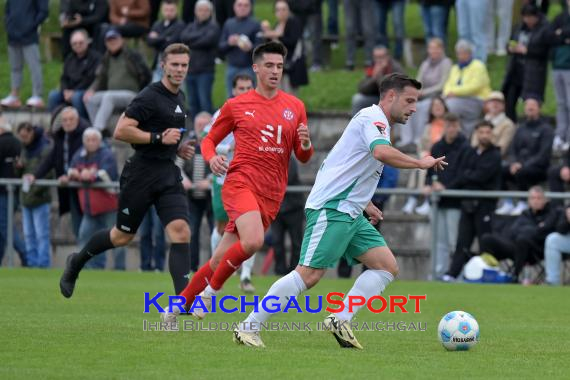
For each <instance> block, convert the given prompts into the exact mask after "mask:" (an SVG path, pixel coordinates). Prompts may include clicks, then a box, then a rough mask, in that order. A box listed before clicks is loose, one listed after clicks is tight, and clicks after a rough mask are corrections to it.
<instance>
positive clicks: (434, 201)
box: [0, 178, 570, 278]
mask: <svg viewBox="0 0 570 380" xmlns="http://www.w3.org/2000/svg"><path fill="white" fill-rule="evenodd" d="M22 183H23V181H22V179H7V178H0V186H5V187H6V191H7V210H8V212H7V226H8V228H7V231H6V252H7V254H8V266H10V267H12V266H14V247H13V243H14V235H13V228H12V226H13V224H14V212H13V210H14V205H15V198H14V197H15V194H16V191H17V190H19V189H20V187H21V186H22ZM34 185H37V186H42V187H53V188H57V187H71V188H81V187H92V188H103V189H118V188H119V182H111V183H94V184H90V185H86V184H84V183H80V182H70V183H68V184H65V185H62V184H60V183H59V182H58V181H57V180H46V179H44V180H36V181H35V182H34ZM311 188H312V187H311V186H288V187H287V192H290V193H305V194H308V193H309V192H310V191H311ZM376 194H383V195H415V196H419V195H423V192H422V191H421V190H417V189H405V188H392V189H377V190H376ZM545 195H546V198H548V199H564V200H567V199H570V192H569V193H554V192H546V193H545ZM429 197H430V201H431V216H430V227H431V231H430V234H431V249H430V251H431V255H430V256H431V272H432V276H433V278H435V274H436V273H435V260H433V258H434V255H433V253H434V252H435V250H436V244H437V229H436V226H437V218H438V205H439V200H440V199H441V198H445V197H449V198H497V199H499V198H517V199H520V198H527V197H528V192H526V191H480V190H479V191H478V190H443V191H434V192H432V193H431V194H430V196H429Z"/></svg>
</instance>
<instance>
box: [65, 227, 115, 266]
mask: <svg viewBox="0 0 570 380" xmlns="http://www.w3.org/2000/svg"><path fill="white" fill-rule="evenodd" d="M113 248H115V246H114V245H113V243H112V242H111V230H110V229H105V230H100V231H97V232H95V234H93V236H91V239H89V241H88V242H87V244H85V246H84V247H83V249H81V251H79V253H77V254H76V255H73V257H72V258H71V265H72V266H73V268H74V269H75V270H77V271H80V270H81V269H82V268H83V266H84V265H85V263H86V262H88V261H89V260H90V259H91V258H92V257H94V256H97V255H99V254H100V253H103V252H105V251H107V250H109V249H113Z"/></svg>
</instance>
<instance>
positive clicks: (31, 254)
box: [18, 123, 53, 268]
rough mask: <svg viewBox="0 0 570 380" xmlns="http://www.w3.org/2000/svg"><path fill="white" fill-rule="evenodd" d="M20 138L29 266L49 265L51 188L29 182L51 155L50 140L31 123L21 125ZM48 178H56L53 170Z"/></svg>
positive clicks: (23, 203) (23, 211) (22, 200)
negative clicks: (31, 176) (30, 176)
mask: <svg viewBox="0 0 570 380" xmlns="http://www.w3.org/2000/svg"><path fill="white" fill-rule="evenodd" d="M18 137H19V138H20V141H21V142H22V147H23V149H22V155H21V156H20V157H21V158H20V162H19V165H18V166H19V169H18V172H19V174H20V175H23V177H22V179H23V180H24V185H23V186H22V187H21V189H20V204H21V205H22V224H23V227H24V241H25V243H26V257H27V262H28V266H29V267H37V268H49V267H50V265H51V253H50V234H51V223H50V203H51V195H50V193H51V189H50V188H49V187H39V186H35V185H30V178H29V175H30V174H31V175H33V173H34V172H35V171H36V169H37V168H38V167H39V165H40V163H41V162H42V161H44V160H45V159H46V157H47V156H48V155H49V153H50V151H51V146H50V141H49V139H48V138H47V137H46V136H45V134H44V130H43V128H42V127H34V126H32V125H31V124H30V123H22V124H20V125H19V126H18ZM46 178H53V173H51V175H48V176H46Z"/></svg>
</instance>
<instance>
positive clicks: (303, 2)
mask: <svg viewBox="0 0 570 380" xmlns="http://www.w3.org/2000/svg"><path fill="white" fill-rule="evenodd" d="M287 2H288V3H289V8H290V9H291V12H293V13H294V14H295V15H297V16H299V15H304V16H306V15H309V14H315V13H320V12H321V7H322V4H323V0H288V1H287Z"/></svg>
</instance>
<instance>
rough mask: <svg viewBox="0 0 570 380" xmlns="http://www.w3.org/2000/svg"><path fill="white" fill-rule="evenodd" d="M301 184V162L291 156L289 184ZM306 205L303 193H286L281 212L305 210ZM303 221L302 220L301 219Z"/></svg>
mask: <svg viewBox="0 0 570 380" xmlns="http://www.w3.org/2000/svg"><path fill="white" fill-rule="evenodd" d="M299 185H301V180H300V179H299V164H298V162H297V160H296V159H295V158H293V157H291V160H290V161H289V177H288V178H287V186H299ZM304 206H305V196H304V195H303V193H290V192H287V193H285V197H284V198H283V202H281V208H280V209H279V213H280V214H283V213H286V212H291V211H301V212H302V211H303V208H304ZM299 222H301V221H299Z"/></svg>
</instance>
